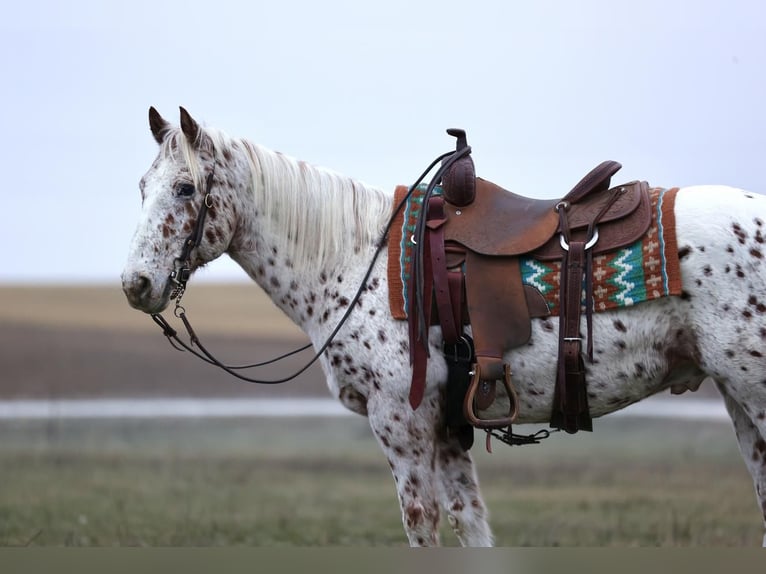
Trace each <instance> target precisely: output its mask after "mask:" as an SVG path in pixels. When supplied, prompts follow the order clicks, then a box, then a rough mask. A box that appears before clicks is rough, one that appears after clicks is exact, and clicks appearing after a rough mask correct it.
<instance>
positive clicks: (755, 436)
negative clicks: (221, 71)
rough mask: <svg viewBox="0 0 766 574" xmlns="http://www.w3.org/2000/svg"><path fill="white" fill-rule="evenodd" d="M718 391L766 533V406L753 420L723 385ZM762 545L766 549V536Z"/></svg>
mask: <svg viewBox="0 0 766 574" xmlns="http://www.w3.org/2000/svg"><path fill="white" fill-rule="evenodd" d="M718 389H719V390H720V391H721V394H722V395H723V397H724V401H725V404H726V410H727V411H728V412H729V416H730V417H731V420H732V422H733V423H734V432H735V434H736V436H737V442H738V444H739V450H740V453H741V454H742V458H743V459H744V460H745V465H746V466H747V469H748V471H749V472H750V476H752V478H753V484H754V486H755V495H756V497H757V499H758V504H759V505H760V508H761V512H762V514H763V523H764V530H765V531H766V412H764V411H765V410H766V405H764V409H763V410H761V411H759V412H758V413H756V415H755V417H754V418H752V417H751V416H750V415H748V413H747V412H745V409H744V408H743V407H742V406H741V405H740V404H739V403H738V402H737V401H736V400H735V399H734V398H733V397H732V396H731V395H730V394H729V393H728V392H727V391H726V389H725V388H724V387H723V385H721V384H718ZM762 544H763V546H764V547H766V534H764V537H763V542H762Z"/></svg>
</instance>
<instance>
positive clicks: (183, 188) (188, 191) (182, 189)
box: [176, 183, 195, 197]
mask: <svg viewBox="0 0 766 574" xmlns="http://www.w3.org/2000/svg"><path fill="white" fill-rule="evenodd" d="M194 191H195V189H194V186H193V185H192V184H190V183H179V184H178V185H177V186H176V195H180V196H183V197H191V196H192V195H194Z"/></svg>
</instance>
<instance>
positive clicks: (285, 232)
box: [228, 142, 392, 332]
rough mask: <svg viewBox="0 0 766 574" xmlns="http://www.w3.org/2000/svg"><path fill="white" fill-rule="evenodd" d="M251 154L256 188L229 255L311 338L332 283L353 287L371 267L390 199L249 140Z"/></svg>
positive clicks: (249, 192)
mask: <svg viewBox="0 0 766 574" xmlns="http://www.w3.org/2000/svg"><path fill="white" fill-rule="evenodd" d="M245 149H246V150H247V153H248V156H249V157H248V159H249V163H250V165H251V170H252V173H251V174H250V175H251V177H250V181H251V185H250V186H248V188H247V189H246V192H245V194H244V197H243V198H242V202H241V203H242V205H241V206H240V207H239V208H238V211H239V214H238V219H239V224H238V228H237V232H236V233H235V236H234V238H233V240H232V243H231V246H230V248H229V250H228V253H229V255H230V256H231V257H232V259H234V260H235V261H236V262H237V263H238V264H239V265H240V266H241V267H242V268H243V269H244V270H245V271H246V272H247V273H248V275H249V276H250V277H251V278H252V279H253V280H254V281H255V282H256V283H258V285H260V287H261V288H263V290H264V291H265V292H266V293H267V294H268V295H269V296H270V297H271V299H272V301H274V303H275V304H276V305H277V306H278V307H279V308H280V309H282V310H283V311H284V312H285V313H286V314H287V315H288V316H289V317H290V318H291V319H292V320H293V321H294V322H295V323H296V324H298V325H299V326H301V327H302V328H304V330H306V331H307V332H308V331H310V327H311V324H312V323H313V322H315V321H316V319H317V317H321V316H322V313H323V309H322V305H323V303H322V300H323V298H322V297H321V294H322V293H324V292H325V291H326V290H327V285H326V284H327V282H328V281H329V279H328V278H332V279H333V280H335V281H336V282H337V280H338V278H339V277H340V278H342V277H344V276H345V277H348V279H349V280H350V281H351V280H352V278H354V277H355V276H356V275H357V273H356V271H357V270H358V269H362V268H364V267H366V265H367V263H368V262H369V261H370V258H371V257H372V254H373V252H374V250H375V248H376V246H377V243H378V241H379V240H380V239H381V237H380V236H381V234H382V231H383V229H384V227H385V224H386V223H387V221H388V218H389V217H390V214H391V208H392V199H391V196H390V195H387V194H385V193H383V192H382V191H380V190H378V189H375V188H371V187H369V186H367V185H365V184H363V183H361V182H358V181H356V180H353V179H351V178H347V177H344V176H341V175H339V174H335V173H333V172H330V171H328V170H324V169H321V168H316V167H313V166H310V165H308V164H306V163H304V162H301V161H297V160H294V159H292V158H289V157H287V156H284V155H282V154H279V153H276V152H272V151H270V150H266V149H264V148H261V147H259V146H255V145H253V144H249V143H247V142H246V145H245ZM350 281H349V283H347V285H346V286H344V287H350V286H351V284H350ZM328 304H329V303H328Z"/></svg>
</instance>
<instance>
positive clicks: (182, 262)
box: [151, 146, 471, 385]
mask: <svg viewBox="0 0 766 574" xmlns="http://www.w3.org/2000/svg"><path fill="white" fill-rule="evenodd" d="M470 152H471V148H470V147H469V146H467V147H465V148H463V149H460V150H457V151H449V152H447V153H444V154H442V155H440V156H439V157H437V158H436V159H435V160H434V161H433V162H431V164H430V165H429V166H428V167H427V168H426V169H425V170H424V171H423V173H422V174H421V175H420V177H419V178H418V179H417V181H416V182H415V183H413V184H412V185H411V186H410V188H409V190H408V192H407V194H406V195H405V197H404V198H403V199H402V200H401V201H400V202H399V204H398V205H397V206H396V208H395V209H394V211H393V213H392V214H391V218H390V219H389V220H388V223H387V224H386V227H385V229H384V230H383V233H382V235H381V238H380V240H379V241H378V244H377V247H376V249H375V253H374V254H373V256H372V260H371V261H370V265H369V267H368V268H367V272H366V273H365V276H364V277H363V278H362V281H361V284H360V285H359V288H358V289H357V292H356V294H355V295H354V297H353V298H352V300H351V302H350V303H349V305H348V308H347V309H346V311H345V313H344V314H343V316H342V317H341V318H340V320H339V321H338V324H337V325H336V327H335V328H334V329H333V331H332V332H331V333H330V335H329V336H328V337H327V339H326V340H325V342H324V343H323V344H322V346H321V347H320V348H319V350H317V351H316V353H315V354H314V356H313V357H312V358H311V359H310V360H309V361H308V362H307V363H306V364H305V365H304V366H303V367H301V368H300V369H299V370H298V371H296V372H295V373H293V374H292V375H289V376H286V377H282V378H280V379H272V380H264V379H256V378H253V377H247V376H245V375H242V374H240V373H239V372H237V371H240V370H245V369H254V368H258V367H262V366H265V365H269V364H272V363H276V362H278V361H281V360H283V359H285V358H287V357H289V356H292V355H295V354H297V353H300V352H301V351H305V350H306V349H308V348H309V347H311V346H312V344H311V343H309V344H307V345H304V346H303V347H300V348H298V349H295V350H293V351H290V352H289V353H285V354H284V355H280V356H278V357H275V358H273V359H270V360H268V361H264V362H261V363H253V364H250V365H239V366H232V365H227V364H224V363H222V362H221V361H220V360H218V359H217V358H216V357H215V355H213V354H212V353H211V352H210V351H208V350H207V349H206V348H205V346H204V345H203V344H202V342H201V341H200V339H199V337H198V336H197V334H196V333H195V331H194V329H193V327H192V325H191V323H190V321H189V319H188V317H187V316H186V309H184V307H183V306H182V305H181V298H182V297H183V295H184V293H185V292H186V284H187V282H188V280H189V278H190V277H191V272H192V265H191V256H192V252H193V251H194V249H196V248H197V247H199V245H200V243H201V242H202V238H203V236H204V226H205V219H206V217H207V212H208V210H209V209H210V208H211V207H212V206H213V204H214V203H213V202H214V196H213V195H212V194H211V188H212V186H213V176H214V173H215V168H214V169H213V170H212V171H211V172H210V173H209V174H208V176H207V179H206V182H205V195H204V198H203V201H202V205H201V206H200V209H199V212H198V214H197V221H196V224H195V226H194V229H193V230H192V232H191V233H190V234H189V236H188V237H187V238H186V240H185V241H184V243H183V247H182V249H181V254H180V255H179V257H177V258H176V259H175V261H174V268H173V271H171V272H170V275H169V281H170V282H171V284H172V285H173V291H172V292H171V294H170V299H171V300H175V309H174V311H173V314H174V315H175V316H176V317H177V318H179V319H180V320H181V321H182V322H183V324H184V327H185V329H186V332H187V334H188V335H189V342H188V343H187V342H185V341H184V340H183V339H181V338H180V337H179V335H178V332H177V331H176V330H175V329H174V328H173V327H172V326H171V325H170V323H169V322H168V321H167V320H166V319H165V318H164V317H163V316H162V315H161V314H160V313H152V315H151V317H152V319H153V320H154V322H155V323H156V324H157V325H159V327H160V328H161V329H162V332H163V335H165V337H167V339H168V341H169V342H170V344H171V346H172V347H173V348H174V349H176V350H178V351H188V352H190V353H192V354H193V355H194V356H196V357H198V358H199V359H202V360H203V361H205V362H206V363H209V364H211V365H215V366H216V367H218V368H220V369H222V370H224V371H226V372H227V373H229V374H230V375H232V376H234V377H236V378H238V379H240V380H242V381H245V382H248V383H257V384H262V385H274V384H280V383H286V382H287V381H291V380H292V379H294V378H296V377H298V376H299V375H301V374H303V373H304V372H305V371H306V370H308V368H309V367H310V366H311V365H313V364H314V363H315V362H316V361H317V359H319V357H320V356H321V355H322V353H324V351H325V350H326V349H327V348H328V347H329V346H330V344H331V343H332V341H333V339H334V338H335V336H336V335H337V334H338V332H339V331H340V329H341V327H343V325H344V324H345V322H346V320H347V319H348V317H349V316H350V315H351V312H352V311H353V310H354V308H355V307H356V304H357V302H358V301H359V299H360V298H361V296H362V294H363V293H364V291H365V286H366V285H367V281H368V280H369V279H370V275H372V271H373V269H374V266H375V262H376V261H377V259H378V257H379V256H380V253H381V251H383V248H384V247H385V246H386V238H387V237H388V233H389V231H390V229H391V226H392V225H393V222H394V218H395V217H396V215H397V214H398V213H399V212H400V211H401V210H402V209H403V208H404V206H405V205H406V204H407V201H408V200H409V198H410V197H411V195H412V193H413V192H414V191H415V189H416V188H417V187H418V186H419V185H420V184H421V182H422V181H423V180H424V179H425V177H426V176H427V175H428V173H429V172H430V171H431V170H432V169H433V168H434V166H435V165H436V164H437V163H439V162H442V165H441V166H440V167H439V169H438V170H437V172H436V173H435V174H434V176H433V178H432V179H431V180H430V182H429V184H428V186H427V188H426V189H427V191H426V196H427V197H428V196H430V195H431V194H432V193H433V190H434V188H435V187H436V185H437V184H438V183H439V182H440V181H441V179H442V176H443V175H444V173H445V172H446V171H447V170H448V169H449V168H450V167H451V166H452V165H453V164H454V163H455V162H456V161H457V160H458V159H460V158H461V157H464V156H465V155H467V154H469V153H470ZM423 233H424V231H423V229H422V226H421V225H419V226H418V229H417V230H416V233H415V235H416V236H417V238H418V239H417V241H418V244H420V243H421V242H420V240H421V239H422V235H423ZM419 271H420V270H419ZM419 274H422V271H420V273H419ZM427 328H428V327H427V326H425V325H422V326H421V333H420V336H421V337H427V333H426V331H427ZM195 347H196V349H195Z"/></svg>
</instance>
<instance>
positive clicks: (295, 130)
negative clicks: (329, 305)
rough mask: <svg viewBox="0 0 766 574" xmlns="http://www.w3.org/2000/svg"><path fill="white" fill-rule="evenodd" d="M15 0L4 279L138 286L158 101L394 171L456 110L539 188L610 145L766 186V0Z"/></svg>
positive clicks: (378, 178)
mask: <svg viewBox="0 0 766 574" xmlns="http://www.w3.org/2000/svg"><path fill="white" fill-rule="evenodd" d="M6 4H7V5H6V6H4V8H3V17H2V20H1V21H0V82H1V84H0V85H2V90H1V91H0V98H2V100H1V103H2V105H0V120H2V121H1V122H0V125H1V126H2V132H3V133H2V138H1V141H2V143H0V145H1V146H2V153H1V154H0V158H2V159H0V161H1V162H2V164H1V167H2V172H1V173H0V194H1V197H2V198H3V201H2V207H1V208H0V214H2V224H0V240H2V246H3V252H4V254H5V256H4V257H3V262H2V264H1V265H0V282H55V281H66V282H87V281H99V282H102V283H106V282H114V283H117V282H119V274H120V271H121V269H122V266H123V263H124V261H125V257H126V255H127V249H128V243H129V241H130V238H131V235H132V233H133V229H134V226H135V223H136V221H137V218H138V213H139V207H140V200H139V192H138V185H137V184H138V180H139V179H140V177H141V176H142V175H143V173H144V172H145V171H146V169H148V167H149V165H150V163H151V161H152V160H153V158H154V156H155V153H156V144H155V143H154V140H153V139H152V137H151V136H150V134H149V128H148V121H147V109H148V107H149V106H150V105H154V106H156V107H157V108H158V109H159V110H160V112H161V113H163V115H165V117H167V118H168V119H172V120H173V121H174V122H177V119H178V106H179V105H183V106H184V107H186V108H187V109H188V110H189V111H190V112H191V113H192V115H193V116H194V117H195V118H196V119H197V120H199V121H200V122H201V123H203V124H207V125H210V126H215V127H218V128H221V129H223V130H224V131H226V132H227V133H229V134H230V135H234V136H243V137H247V138H249V139H251V140H252V141H254V142H257V143H260V144H262V145H265V146H267V147H269V148H272V149H276V150H279V151H282V152H285V153H288V154H290V155H293V156H295V157H298V158H301V159H304V160H306V161H309V162H312V163H315V164H319V165H324V166H327V167H330V168H333V169H334V170H336V171H339V172H341V173H345V174H347V175H351V176H354V177H357V178H359V179H361V180H363V181H365V182H367V183H370V184H374V185H377V186H380V187H384V188H393V186H394V185H396V184H398V183H410V182H411V181H412V180H413V179H414V178H415V177H416V176H417V175H418V174H419V173H420V171H421V170H422V168H423V167H425V165H427V164H428V163H429V162H430V161H431V159H432V158H433V157H434V156H436V155H437V154H439V153H441V152H443V151H446V150H447V149H449V148H450V147H451V146H452V145H453V141H452V138H448V137H447V136H446V135H445V134H444V130H445V128H448V127H453V126H454V127H463V128H465V129H466V130H467V131H468V136H469V142H470V143H471V144H472V146H473V149H474V152H473V154H474V161H475V162H476V167H477V172H478V174H479V175H481V176H483V177H485V178H488V179H491V180H494V181H496V182H497V183H499V184H501V185H503V186H505V187H508V188H509V189H512V190H514V191H516V192H517V193H522V194H525V195H533V196H539V197H554V196H559V195H562V194H563V193H565V192H566V191H567V190H568V189H569V188H570V187H571V186H572V185H573V184H574V183H576V181H577V180H578V179H579V177H580V176H582V175H583V174H584V173H585V172H586V171H588V170H589V169H590V168H591V167H593V166H594V165H595V164H596V163H598V162H599V161H601V160H604V159H615V160H618V161H620V162H621V163H622V164H623V166H624V168H623V171H622V172H621V173H620V174H618V175H617V176H616V178H617V179H624V180H629V179H646V180H648V181H649V182H650V183H651V184H654V185H665V186H673V185H686V184H697V183H725V184H730V185H734V186H738V187H743V188H747V189H750V190H753V191H757V192H766V79H765V78H766V2H762V1H760V0H750V1H744V0H725V1H720V2H712V1H692V0H683V1H673V0H649V1H647V0H642V1H640V2H619V1H617V0H604V1H597V0H587V1H579V2H573V1H564V0H562V1H556V2H553V1H549V2H544V1H538V2H532V1H530V0H525V1H514V0H505V1H495V2H482V1H480V0H472V1H471V2H465V1H460V2H451V1H444V0H441V1H434V2H416V1H415V0H406V1H402V0H386V1H385V2H383V1H381V2H375V3H372V2H363V1H359V0H354V1H339V0H322V1H320V2H310V1H291V0H274V1H271V2H260V1H254V2H246V1H244V0H242V1H240V2H228V1H225V0H217V1H215V2H211V1H210V0H207V1H204V2H203V1H199V0H184V1H177V2H162V1H160V0H152V1H145V0H131V1H130V2H119V3H116V2H107V1H104V0H102V1H93V2H86V1H83V0H67V1H66V2H63V1H55V0H47V1H44V0H41V1H35V0H25V1H23V2H9V3H6ZM202 275H203V276H204V277H206V278H207V279H209V280H210V279H213V280H217V279H230V278H244V273H243V272H241V271H239V270H238V269H236V267H235V266H234V265H233V264H232V263H231V262H230V261H226V262H224V261H221V262H216V263H214V264H213V265H211V266H209V268H208V269H206V270H203V272H202Z"/></svg>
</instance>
